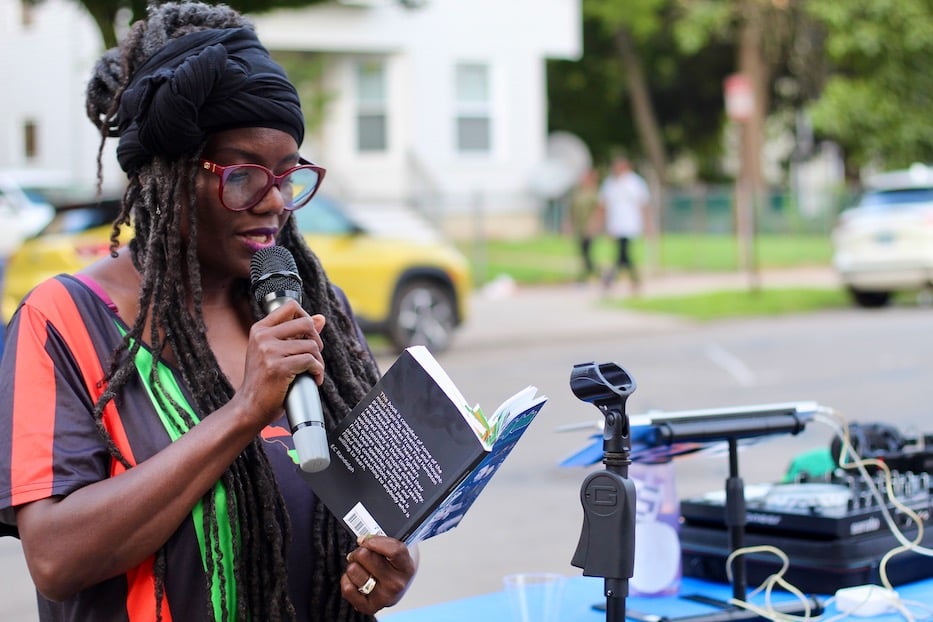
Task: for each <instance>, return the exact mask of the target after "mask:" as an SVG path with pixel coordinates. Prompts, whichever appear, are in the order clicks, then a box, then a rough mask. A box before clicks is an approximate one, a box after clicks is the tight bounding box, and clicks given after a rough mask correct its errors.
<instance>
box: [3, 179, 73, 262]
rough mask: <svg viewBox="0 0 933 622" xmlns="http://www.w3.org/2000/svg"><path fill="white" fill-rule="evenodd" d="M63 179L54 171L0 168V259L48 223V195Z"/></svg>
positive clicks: (62, 184) (50, 208)
mask: <svg viewBox="0 0 933 622" xmlns="http://www.w3.org/2000/svg"><path fill="white" fill-rule="evenodd" d="M67 179H68V178H67V176H66V175H65V174H63V173H58V172H55V171H44V170H32V169H22V170H3V169H0V260H5V259H6V258H7V257H9V256H10V254H11V253H12V252H13V251H15V250H16V249H17V248H18V247H19V245H20V243H21V242H22V241H23V240H25V239H26V238H28V237H30V236H33V235H35V234H36V233H38V232H39V231H40V230H41V229H42V228H43V227H44V226H45V225H46V224H48V223H49V221H50V220H52V217H53V216H54V215H55V208H54V207H53V206H52V203H51V201H49V198H48V192H49V191H57V190H60V189H62V188H64V187H66V186H67Z"/></svg>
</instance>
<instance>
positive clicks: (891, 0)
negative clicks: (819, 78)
mask: <svg viewBox="0 0 933 622" xmlns="http://www.w3.org/2000/svg"><path fill="white" fill-rule="evenodd" d="M806 8H807V11H808V12H809V14H810V15H811V16H812V17H813V18H814V19H816V20H817V21H818V22H819V23H820V24H822V25H823V27H824V28H825V29H826V52H827V54H828V56H829V58H830V60H831V62H832V63H833V68H832V69H833V72H832V75H831V77H830V78H829V79H828V81H827V82H826V85H825V88H824V89H823V91H822V92H821V93H820V95H819V97H818V98H817V99H816V100H815V101H814V102H813V103H812V105H811V106H810V108H809V112H810V116H811V119H812V122H813V126H814V129H815V130H816V131H817V132H818V133H819V134H820V135H822V136H824V137H826V138H831V139H833V140H834V141H836V142H838V143H839V144H841V145H842V146H843V149H844V150H845V152H846V154H847V160H848V163H849V165H850V166H851V167H852V168H858V167H861V166H865V165H869V164H873V165H875V166H879V167H883V168H898V167H903V166H907V165H909V164H911V163H913V162H930V161H933V123H931V122H930V110H931V104H933V72H931V71H930V59H931V58H933V2H931V0H848V1H847V2H838V1H836V0H810V2H808V4H807V6H806Z"/></svg>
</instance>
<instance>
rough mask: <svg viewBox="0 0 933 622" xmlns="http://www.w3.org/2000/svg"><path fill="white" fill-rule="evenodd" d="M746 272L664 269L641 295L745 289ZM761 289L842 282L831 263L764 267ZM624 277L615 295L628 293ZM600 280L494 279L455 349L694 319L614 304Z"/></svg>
mask: <svg viewBox="0 0 933 622" xmlns="http://www.w3.org/2000/svg"><path fill="white" fill-rule="evenodd" d="M752 284H753V281H752V278H751V276H750V275H749V274H748V273H746V272H728V273H713V274H708V273H703V274H698V273H684V274H662V275H656V276H653V277H646V278H645V282H644V284H643V285H642V293H641V296H642V297H645V298H650V297H653V296H667V295H680V294H690V293H698V292H704V291H722V290H741V289H748V288H750V287H751V286H752ZM757 284H758V286H759V287H761V288H769V287H819V288H833V287H840V283H839V280H838V278H837V277H836V275H835V273H834V272H833V270H832V268H830V267H807V268H794V269H784V270H767V271H761V272H759V273H758V275H757ZM627 288H628V284H627V282H625V281H624V280H622V281H621V282H618V283H616V285H615V287H614V289H613V290H612V292H610V294H609V297H610V298H621V297H624V296H626V295H628V293H627V292H628V289H627ZM605 300H606V294H605V293H604V292H603V290H602V288H601V286H600V285H599V284H598V283H590V284H562V285H547V286H520V285H516V284H515V283H513V282H511V281H510V280H509V279H507V278H504V279H497V280H493V281H491V282H490V283H489V284H487V285H486V286H485V287H483V288H482V289H480V290H478V291H477V292H476V293H475V294H474V295H473V298H472V300H471V303H470V316H469V317H468V318H467V322H466V323H465V324H464V325H463V327H462V328H461V329H460V331H459V332H458V334H457V335H456V336H455V337H454V339H455V341H454V345H453V347H454V348H457V349H459V348H478V347H504V346H520V345H524V344H528V343H532V342H534V343H541V341H542V338H545V337H546V338H547V339H552V340H553V339H561V340H569V339H574V338H577V337H581V336H593V335H599V334H606V333H607V331H611V332H613V333H614V334H618V333H620V332H630V333H632V334H636V333H637V334H643V333H645V332H652V331H664V330H669V329H672V328H675V327H677V326H683V325H684V324H685V323H687V322H689V320H685V319H682V318H676V317H671V316H665V315H655V314H648V313H640V312H636V311H629V310H625V309H610V308H607V307H606V306H605V305H603V304H602V303H603V301H605Z"/></svg>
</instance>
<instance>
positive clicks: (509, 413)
mask: <svg viewBox="0 0 933 622" xmlns="http://www.w3.org/2000/svg"><path fill="white" fill-rule="evenodd" d="M537 392H538V387H535V386H527V387H525V388H524V389H522V390H521V391H519V392H518V393H516V394H515V395H513V396H512V397H510V398H508V399H507V400H505V401H504V402H502V404H500V405H499V408H497V409H496V412H494V413H493V414H492V416H491V417H489V425H490V428H491V430H492V433H491V434H490V442H491V443H495V442H496V440H497V439H498V438H499V436H500V435H501V434H502V431H503V430H504V429H506V428H507V427H508V425H509V423H510V422H511V421H512V420H513V419H514V418H515V417H516V416H518V415H520V414H521V413H523V412H525V411H527V410H528V409H529V408H530V407H532V406H533V405H535V404H537V403H539V402H544V401H545V400H547V397H545V396H543V395H539V396H538V397H535V393H537Z"/></svg>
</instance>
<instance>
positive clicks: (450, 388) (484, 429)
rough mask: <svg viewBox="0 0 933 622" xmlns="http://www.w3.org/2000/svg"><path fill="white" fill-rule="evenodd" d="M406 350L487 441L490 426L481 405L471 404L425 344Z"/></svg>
mask: <svg viewBox="0 0 933 622" xmlns="http://www.w3.org/2000/svg"><path fill="white" fill-rule="evenodd" d="M406 350H407V351H408V353H409V354H411V356H412V358H413V359H415V360H416V361H418V364H419V365H421V367H423V368H424V370H425V371H427V372H428V374H430V376H431V377H432V378H433V379H434V382H435V383H437V386H439V387H440V388H441V389H443V391H444V393H446V394H447V396H448V397H449V398H450V401H451V402H453V403H454V405H456V406H457V407H458V408H459V409H460V411H461V413H462V414H463V418H464V419H466V421H467V422H468V423H469V424H470V427H472V428H473V429H474V430H475V431H476V436H477V437H478V438H479V439H480V440H482V441H483V442H484V443H485V442H486V441H487V440H488V439H489V437H490V431H489V427H490V426H489V424H488V423H487V422H486V418H485V417H483V411H482V409H480V407H479V406H475V407H471V406H470V403H469V402H467V399H466V398H465V397H464V396H463V393H461V392H460V389H458V388H457V385H455V384H454V381H453V380H451V379H450V376H448V375H447V372H446V371H444V368H443V367H441V364H440V363H438V362H437V359H435V358H434V355H432V354H431V352H430V350H428V349H427V348H426V347H424V346H411V347H408V348H406Z"/></svg>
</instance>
